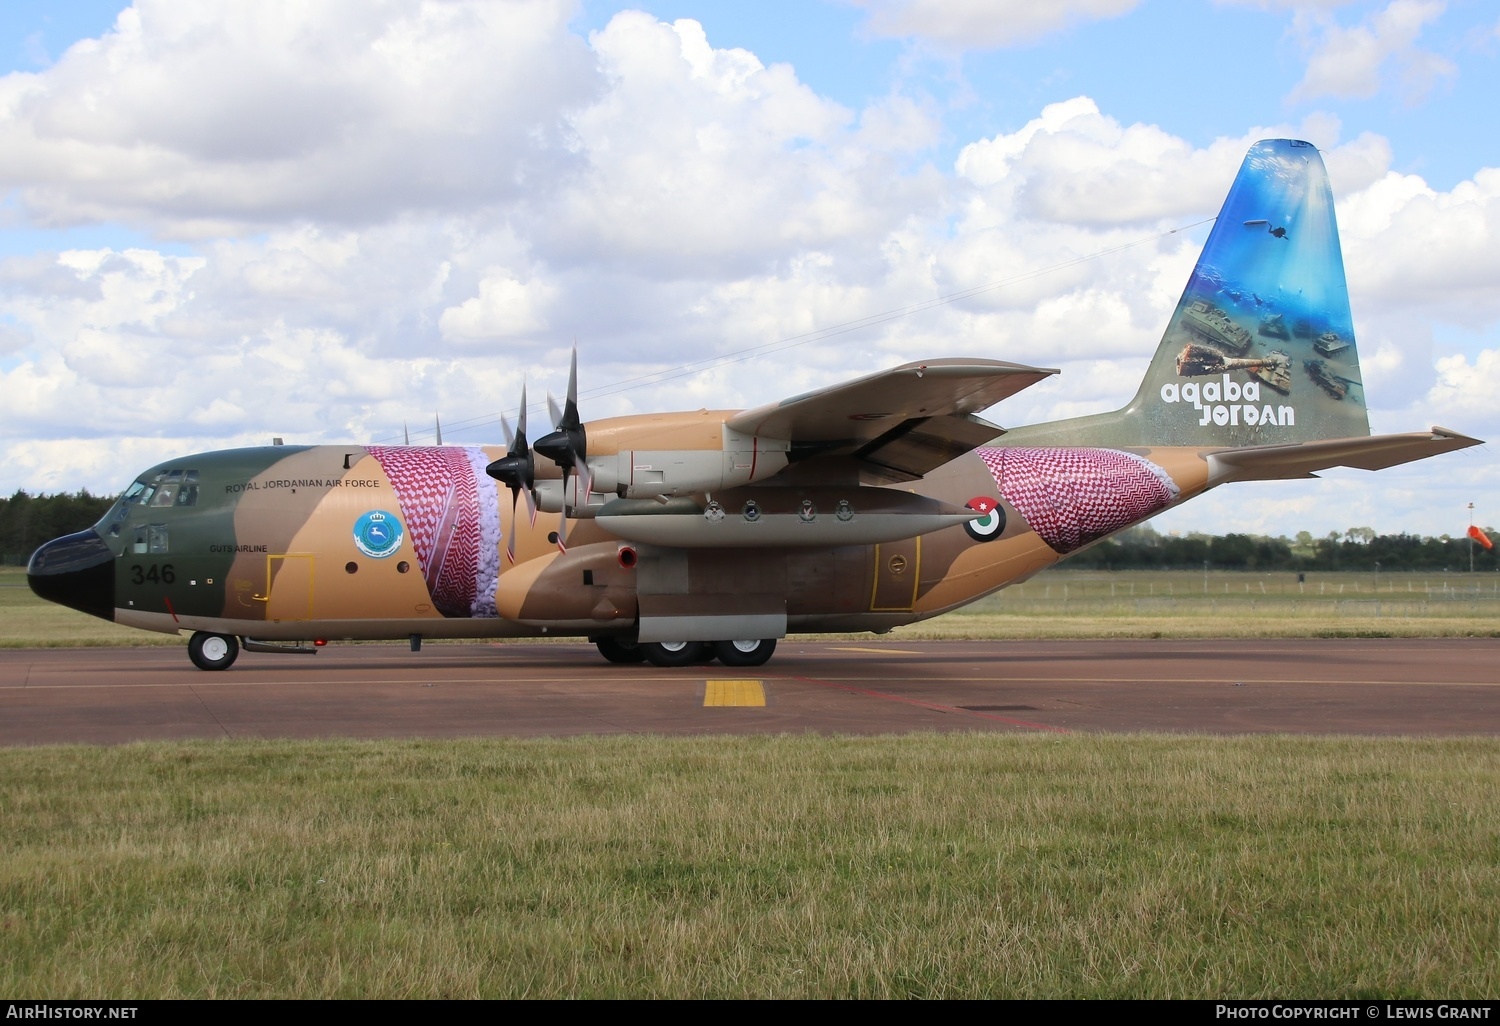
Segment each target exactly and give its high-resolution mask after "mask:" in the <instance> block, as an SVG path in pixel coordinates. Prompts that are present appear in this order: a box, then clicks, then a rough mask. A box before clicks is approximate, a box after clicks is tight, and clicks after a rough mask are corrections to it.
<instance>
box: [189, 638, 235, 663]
mask: <svg viewBox="0 0 1500 1026" xmlns="http://www.w3.org/2000/svg"><path fill="white" fill-rule="evenodd" d="M239 654H240V643H239V640H238V639H237V638H235V636H234V635H233V634H210V633H208V632H207V631H197V632H196V633H194V634H193V636H192V637H191V638H189V639H188V658H189V659H191V660H192V661H193V665H194V666H196V667H198V669H200V670H227V669H229V667H231V666H233V665H234V661H235V659H236V658H238V656H239Z"/></svg>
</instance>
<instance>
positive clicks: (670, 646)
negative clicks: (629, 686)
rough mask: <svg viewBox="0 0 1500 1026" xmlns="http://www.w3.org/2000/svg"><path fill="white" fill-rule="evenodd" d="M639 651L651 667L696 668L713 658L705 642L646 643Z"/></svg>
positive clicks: (711, 651)
mask: <svg viewBox="0 0 1500 1026" xmlns="http://www.w3.org/2000/svg"><path fill="white" fill-rule="evenodd" d="M640 650H641V654H642V655H644V656H645V657H646V662H648V663H650V664H651V665H652V666H696V665H697V664H699V663H706V662H708V661H709V660H710V659H712V658H713V649H712V648H710V647H709V644H708V642H706V641H648V642H645V643H643V644H642V645H641V646H640Z"/></svg>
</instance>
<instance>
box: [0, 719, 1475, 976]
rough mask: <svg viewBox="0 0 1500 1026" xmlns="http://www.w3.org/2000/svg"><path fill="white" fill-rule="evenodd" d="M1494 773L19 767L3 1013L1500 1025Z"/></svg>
mask: <svg viewBox="0 0 1500 1026" xmlns="http://www.w3.org/2000/svg"><path fill="white" fill-rule="evenodd" d="M1497 784H1500V742H1497V741H1494V740H1474V739H1470V740H1417V739H1409V740H1381V741H1373V740H1363V739H1318V738H1296V739H1291V738H1212V739H1205V738H1193V737H1160V736H1157V737H1135V738H1124V737H1075V738H1057V737H1040V736H1034V735H1028V736H1014V735H1012V736H1004V735H982V734H974V735H943V736H934V735H914V736H906V737H897V738H824V737H805V736H804V737H790V736H783V737H735V738H724V737H715V738H681V739H661V738H655V739H653V738H636V737H616V738H589V739H572V740H527V741H521V740H491V741H444V742H329V743H282V742H276V743H265V742H262V743H239V742H225V743H186V744H159V745H158V744H153V745H132V746H125V747H118V748H81V747H75V748H39V749H11V750H6V751H0V808H3V809H4V810H5V829H4V830H3V831H0V852H3V857H0V938H3V939H0V945H3V950H4V953H5V957H4V958H3V959H0V992H4V993H9V994H24V995H46V996H50V997H63V996H73V997H85V996H104V995H108V996H114V997H177V996H187V997H199V996H204V997H263V996H303V997H427V996H454V997H474V996H477V997H514V996H528V997H549V996H590V997H621V996H665V997H693V996H714V997H746V996H750V997H832V996H846V997H1038V996H1074V997H1256V996H1263V997H1264V996H1277V997H1290V996H1345V997H1349V996H1366V997H1376V996H1380V997H1396V996H1423V995H1428V996H1446V997H1459V996H1472V997H1483V996H1493V995H1494V994H1495V993H1497V992H1500V956H1497V950H1500V802H1497V801H1496V799H1497V797H1500V793H1497Z"/></svg>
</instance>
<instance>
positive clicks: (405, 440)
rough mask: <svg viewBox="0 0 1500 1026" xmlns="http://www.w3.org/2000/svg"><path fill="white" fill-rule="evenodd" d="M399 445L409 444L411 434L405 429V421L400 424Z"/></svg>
mask: <svg viewBox="0 0 1500 1026" xmlns="http://www.w3.org/2000/svg"><path fill="white" fill-rule="evenodd" d="M401 444H402V445H410V444H411V432H410V431H408V430H407V429H406V421H404V420H403V421H402V422H401Z"/></svg>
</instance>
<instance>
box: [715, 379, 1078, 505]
mask: <svg viewBox="0 0 1500 1026" xmlns="http://www.w3.org/2000/svg"><path fill="white" fill-rule="evenodd" d="M1056 373H1057V371H1055V370H1050V369H1047V368H1043V367H1025V366H1022V365H1021V364H1017V363H1005V362H1003V361H1000V360H964V359H946V360H929V361H927V362H925V363H908V364H903V365H902V366H900V367H893V368H891V369H890V370H887V371H881V372H880V373H879V374H871V375H869V376H868V377H863V378H856V379H855V380H853V381H847V382H845V383H843V384H841V385H833V386H831V387H829V388H821V389H818V390H817V391H816V392H808V393H807V394H805V395H799V396H794V397H793V398H791V399H784V400H782V401H781V402H779V403H772V404H770V405H768V406H758V407H756V408H755V409H753V410H745V411H743V412H742V413H738V414H736V415H735V416H733V417H731V418H730V419H729V421H728V422H727V424H728V426H729V427H730V428H732V429H733V430H735V431H738V432H740V433H741V434H746V435H760V436H762V437H768V438H784V439H787V440H789V441H790V442H791V443H792V451H793V452H794V453H800V454H801V455H803V456H808V455H818V456H824V455H826V456H852V457H853V458H855V459H856V460H858V461H860V462H861V463H863V464H864V465H865V466H866V467H867V468H868V469H870V470H872V471H874V472H875V473H877V474H879V475H881V476H884V477H886V478H889V479H890V480H893V481H910V480H914V479H916V478H919V477H921V476H922V475H923V474H926V473H927V472H928V471H929V470H932V469H934V468H936V467H940V466H942V465H943V464H944V463H947V462H949V461H950V460H953V459H956V458H957V457H959V456H962V455H963V454H964V453H966V452H968V451H969V450H970V449H973V448H975V447H977V446H980V445H983V444H984V443H985V442H988V441H990V440H992V439H994V438H995V437H996V436H998V435H1001V434H1003V433H1004V429H1003V428H1000V427H997V426H996V425H994V424H991V423H989V422H988V421H985V420H981V419H980V418H979V417H976V416H975V415H974V414H975V413H976V412H977V411H979V410H983V409H986V408H987V407H990V406H993V405H995V403H998V402H1000V400H1002V399H1005V398H1008V397H1009V396H1012V395H1015V394H1016V393H1017V392H1019V391H1021V389H1023V388H1026V387H1028V386H1030V385H1034V384H1036V383H1037V382H1038V381H1041V380H1042V379H1043V378H1046V377H1048V376H1050V375H1053V374H1056Z"/></svg>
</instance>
